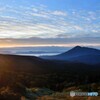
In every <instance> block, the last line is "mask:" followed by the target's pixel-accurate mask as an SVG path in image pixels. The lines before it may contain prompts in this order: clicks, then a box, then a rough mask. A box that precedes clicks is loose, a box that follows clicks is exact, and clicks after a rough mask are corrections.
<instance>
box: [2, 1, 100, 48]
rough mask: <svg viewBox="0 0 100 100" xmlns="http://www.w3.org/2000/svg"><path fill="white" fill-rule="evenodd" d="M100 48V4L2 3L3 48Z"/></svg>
mask: <svg viewBox="0 0 100 100" xmlns="http://www.w3.org/2000/svg"><path fill="white" fill-rule="evenodd" d="M76 45H81V46H94V47H100V0H0V47H13V46H15V47H16V46H68V47H69V46H70V47H71V46H76Z"/></svg>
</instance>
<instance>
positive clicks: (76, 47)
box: [74, 46, 82, 49]
mask: <svg viewBox="0 0 100 100" xmlns="http://www.w3.org/2000/svg"><path fill="white" fill-rule="evenodd" d="M79 48H82V47H81V46H75V47H74V49H79Z"/></svg>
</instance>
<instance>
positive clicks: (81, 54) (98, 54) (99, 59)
mask: <svg viewBox="0 0 100 100" xmlns="http://www.w3.org/2000/svg"><path fill="white" fill-rule="evenodd" d="M41 58H43V59H49V60H64V61H71V62H80V63H85V64H99V63H100V50H98V49H93V48H88V47H80V46H76V47H74V48H72V49H71V50H69V51H67V52H64V53H61V54H59V55H55V56H42V57H41Z"/></svg>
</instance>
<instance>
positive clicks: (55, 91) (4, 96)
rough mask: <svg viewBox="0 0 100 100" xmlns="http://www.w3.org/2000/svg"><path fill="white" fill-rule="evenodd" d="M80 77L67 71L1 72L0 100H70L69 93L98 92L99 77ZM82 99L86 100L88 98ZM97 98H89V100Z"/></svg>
mask: <svg viewBox="0 0 100 100" xmlns="http://www.w3.org/2000/svg"><path fill="white" fill-rule="evenodd" d="M82 75H83V77H82V76H80V74H77V73H71V72H67V71H66V72H63V73H48V74H40V75H39V74H38V75H37V74H34V73H26V72H10V71H1V72H0V100H71V97H70V96H69V92H70V91H88V92H89V91H96V92H100V81H99V76H97V75H96V76H94V77H93V76H89V75H85V74H82ZM8 98H9V99H8ZM78 98H81V97H74V99H72V100H80V99H78ZM83 98H84V100H88V98H89V97H83ZM95 98H96V99H95ZM98 98H99V97H91V98H89V100H99V99H100V98H99V99H98ZM81 100H82V99H81Z"/></svg>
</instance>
